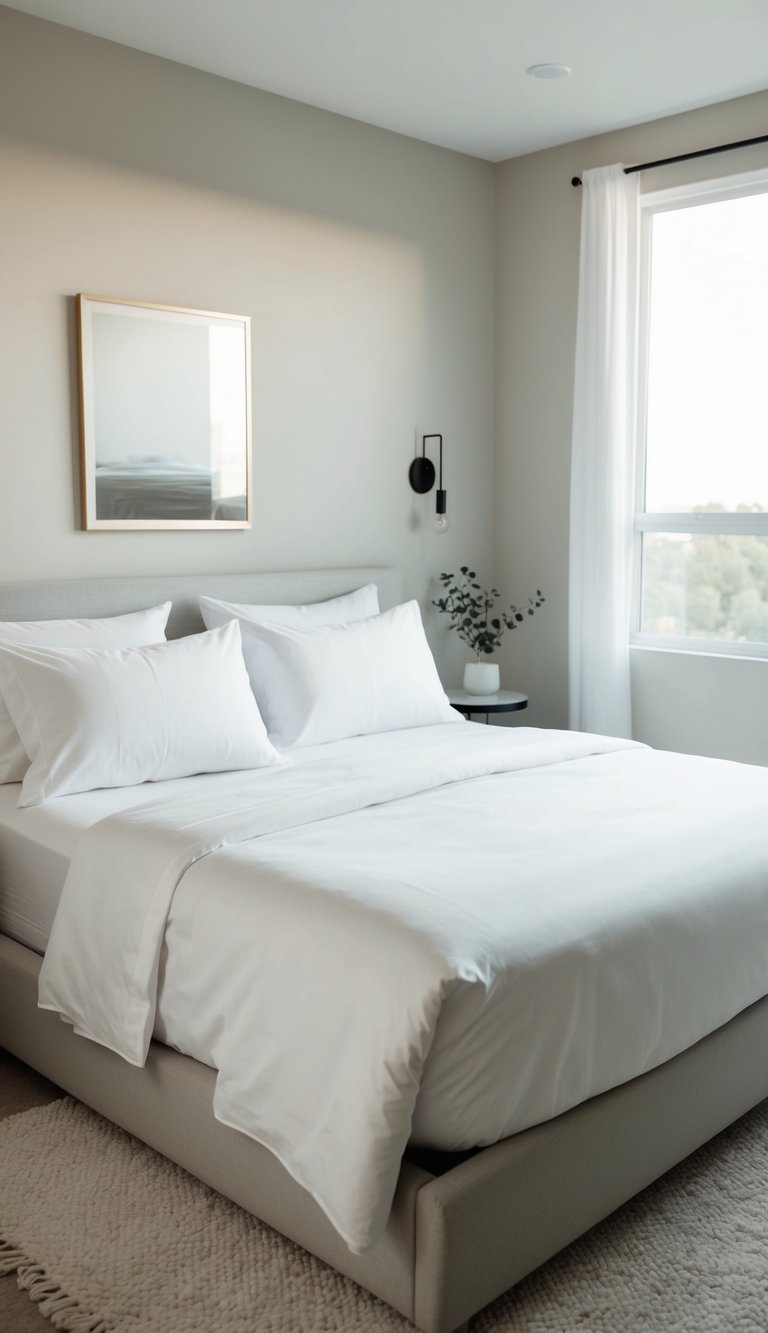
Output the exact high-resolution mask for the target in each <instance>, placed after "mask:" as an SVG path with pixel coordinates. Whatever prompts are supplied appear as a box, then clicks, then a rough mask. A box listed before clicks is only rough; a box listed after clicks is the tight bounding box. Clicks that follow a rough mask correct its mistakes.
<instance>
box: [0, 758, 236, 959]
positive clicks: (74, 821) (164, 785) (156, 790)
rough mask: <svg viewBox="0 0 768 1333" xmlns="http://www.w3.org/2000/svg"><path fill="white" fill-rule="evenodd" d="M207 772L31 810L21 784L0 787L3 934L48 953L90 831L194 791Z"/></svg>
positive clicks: (85, 794) (88, 794) (91, 794)
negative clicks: (73, 863) (77, 853)
mask: <svg viewBox="0 0 768 1333" xmlns="http://www.w3.org/2000/svg"><path fill="white" fill-rule="evenodd" d="M203 780H206V781H209V780H210V779H209V778H208V776H207V775H203V774H201V775H200V777H192V778H177V779H174V780H173V781H170V782H156V783H143V784H142V785H141V786H138V787H114V788H108V789H105V790H102V791H88V792H81V793H78V794H77V795H76V796H64V797H61V798H60V799H59V800H55V801H48V802H45V803H44V804H43V805H38V806H33V807H31V808H30V809H28V810H18V809H17V808H16V803H17V801H18V799H19V793H20V791H21V783H20V782H7V783H5V784H3V785H0V933H2V934H3V935H10V937H11V939H14V940H18V942H19V944H24V945H26V947H27V948H28V949H34V950H35V952H36V953H41V954H42V953H45V949H46V945H47V943H48V937H49V935H50V933H51V926H52V925H53V919H54V917H55V915H56V908H57V907H58V905H59V898H60V896H61V890H62V886H63V884H64V880H65V879H66V875H67V871H68V870H69V863H70V860H71V858H72V853H73V851H74V849H75V845H76V843H77V840H78V838H79V837H80V835H81V834H82V833H84V832H85V830H86V829H88V828H90V827H91V825H92V824H95V823H97V822H98V820H100V819H106V817H107V816H108V815H114V814H118V813H119V812H120V811H121V810H132V809H133V808H134V807H135V806H137V805H141V804H143V802H145V801H150V800H154V799H156V798H157V796H159V795H160V794H161V792H163V793H167V794H168V795H169V796H174V795H177V794H179V793H181V792H182V791H189V790H194V786H195V784H196V783H199V782H201V781H203Z"/></svg>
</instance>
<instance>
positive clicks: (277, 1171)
mask: <svg viewBox="0 0 768 1333" xmlns="http://www.w3.org/2000/svg"><path fill="white" fill-rule="evenodd" d="M367 582H375V583H377V584H378V587H379V593H380V600H381V604H382V608H385V607H387V606H391V605H393V604H394V603H395V602H396V601H397V600H398V599H399V597H400V578H399V575H398V574H397V573H396V572H395V571H393V570H382V569H346V570H320V571H317V570H316V571H312V572H309V573H294V574H290V573H287V574H286V573H280V574H253V575H251V574H222V575H201V576H198V577H196V576H192V575H184V576H170V577H167V578H162V577H155V578H122V579H83V580H76V581H67V582H60V583H26V584H23V583H18V584H4V585H1V584H0V620H21V619H24V620H29V619H51V618H54V617H71V616H97V615H115V614H119V613H121V612H124V611H133V610H139V609H141V608H142V607H147V606H151V605H153V604H155V603H157V602H160V601H164V600H167V599H169V598H170V599H171V600H172V601H173V603H174V609H173V612H172V615H171V621H170V625H169V634H170V636H172V637H174V636H180V635H182V634H187V633H194V632H195V631H197V630H200V629H201V628H202V624H201V621H200V617H199V612H198V608H197V597H198V595H199V594H200V593H205V594H206V595H208V596H213V597H216V596H218V597H222V598H226V599H229V600H232V601H246V602H269V603H276V602H283V601H284V602H306V601H316V600H321V599H323V598H326V597H332V596H336V595H338V594H339V593H343V592H349V591H350V590H351V589H353V588H356V587H360V586H361V585H362V584H364V583H367ZM40 962H41V960H40V957H39V956H38V955H37V954H36V953H34V952H33V951H32V950H30V949H28V948H25V947H24V946H23V945H21V944H19V943H17V942H16V941H14V940H12V939H10V938H9V937H8V936H5V935H0V1045H2V1046H4V1047H6V1049H7V1050H9V1051H10V1052H12V1053H13V1054H14V1055H16V1056H18V1057H19V1058H20V1059H21V1060H24V1061H26V1063H27V1064H29V1065H31V1066H32V1067H33V1068H35V1069H37V1070H39V1071H40V1073H42V1074H44V1075H46V1076H47V1077H48V1078H50V1079H52V1080H53V1081H54V1082H55V1083H57V1084H59V1085H60V1086H61V1087H62V1088H64V1089H66V1091H67V1092H70V1093H72V1094H73V1095H74V1096H75V1097H78V1098H79V1099H80V1100H81V1101H83V1102H85V1103H87V1104H88V1105H89V1106H92V1107H93V1108H94V1109H95V1110H96V1111H99V1112H100V1113H101V1114H102V1115H104V1116H107V1117H108V1118H109V1119H110V1120H112V1121H114V1122H115V1123H116V1124H118V1125H121V1126H123V1128H125V1129H127V1130H129V1131H130V1132H131V1133H132V1134H134V1135H136V1137H137V1138H139V1139H142V1140H143V1141H144V1142H145V1143H148V1144H150V1145H151V1146H152V1147H153V1148H156V1149H157V1150H158V1151H159V1152H161V1153H163V1154H164V1155H165V1156H167V1157H169V1158H171V1159H172V1160H173V1161H175V1162H178V1163H179V1164H180V1165H181V1166H182V1167H185V1168H186V1169H187V1170H188V1171H191V1172H192V1173H193V1174H194V1175H195V1176H198V1177H199V1178H200V1179H201V1180H204V1181H205V1182H206V1183H207V1184H209V1185H211V1186H213V1187H214V1188H215V1189H217V1190H218V1191H219V1192H220V1193H221V1194H224V1195H226V1196H227V1197H228V1198H230V1199H233V1200H234V1201H235V1202H236V1203H238V1204H240V1205H241V1206H242V1207H243V1208H246V1209H247V1210H248V1211H249V1212H251V1213H253V1214H254V1215H255V1216H256V1217H259V1218H261V1219H262V1220H263V1221H265V1222H267V1223H269V1225H270V1226H272V1227H274V1228H275V1229H276V1230H277V1231H279V1232H281V1233H282V1234H283V1235H285V1236H289V1237H290V1238H291V1239H292V1240H294V1241H296V1242H298V1244H300V1245H302V1246H303V1247H304V1248H305V1249H307V1250H309V1251H311V1252H312V1253H313V1254H315V1255H318V1256H319V1258H321V1259H323V1260H325V1262H326V1263H328V1264H330V1265H332V1266H333V1267H334V1268H336V1269H338V1270H339V1271H340V1272H342V1273H345V1274H346V1275H347V1276H348V1277H350V1278H352V1279H354V1281H356V1282H358V1283H359V1284H360V1285H361V1286H362V1287H365V1288H367V1290H369V1291H371V1292H373V1293H374V1294H375V1295H377V1296H379V1297H381V1298H382V1299H383V1300H384V1301H386V1302H388V1304H390V1305H391V1306H393V1307H394V1308H395V1309H396V1310H398V1311H399V1312H400V1313H401V1314H403V1315H404V1316H405V1317H406V1318H407V1319H410V1320H411V1321H412V1322H413V1323H414V1324H415V1325H416V1326H417V1327H418V1328H419V1329H422V1330H423V1333H453V1330H457V1329H458V1328H459V1327H464V1325H465V1323H466V1321H468V1320H469V1319H470V1318H471V1316H472V1315H473V1314H474V1313H475V1312H476V1311H478V1310H479V1309H481V1308H482V1307H483V1306H484V1305H486V1304H487V1303H488V1302H489V1301H491V1300H493V1299H494V1298H495V1297H496V1296H498V1295H500V1294H501V1293H502V1292H504V1291H506V1290H507V1289H508V1288H509V1287H511V1286H513V1285H514V1283H516V1282H518V1281H519V1280H520V1279H521V1278H522V1277H524V1276H525V1274H526V1273H529V1272H531V1270H532V1269H534V1268H536V1267H538V1265H539V1264H541V1263H543V1262H544V1261H545V1260H546V1259H548V1258H550V1256H551V1255H553V1254H555V1253H556V1252H557V1251H558V1250H560V1249H562V1248H563V1246H565V1245H567V1244H568V1243H569V1242H570V1241H572V1240H574V1239H575V1238H576V1237H577V1236H579V1235H581V1233H582V1232H584V1231H586V1230H587V1229H588V1228H589V1227H591V1226H593V1225H594V1224H595V1223H596V1222H598V1221H600V1220H601V1219H602V1218H604V1217H606V1216H607V1215H608V1214H609V1213H610V1212H612V1211H613V1210H614V1209H615V1208H617V1207H618V1206H619V1205H620V1204H621V1203H623V1202H624V1201H625V1200H627V1199H629V1198H631V1197H632V1196H633V1195H634V1194H636V1193H637V1192H638V1191H639V1190H641V1189H643V1188H644V1187H645V1186H646V1185H648V1184H650V1183H651V1181H653V1180H655V1179H656V1178H657V1177H658V1176H659V1175H661V1174H662V1173H663V1172H664V1171H666V1170H668V1169H669V1168H670V1167H671V1166H673V1165H674V1164H675V1163H676V1162H679V1161H680V1160H682V1158H684V1157H686V1156H687V1155H688V1154H689V1153H691V1152H693V1151H694V1149H696V1148H697V1147H699V1146H700V1145H701V1144H702V1143H704V1142H706V1140H707V1139H709V1138H711V1137H712V1136H713V1135H714V1134H716V1133H718V1132H719V1131H720V1130H721V1129H723V1128H725V1126H727V1125H729V1124H731V1123H732V1122H733V1121H734V1120H736V1119H738V1117H739V1116H740V1115H742V1114H744V1112H746V1111H748V1110H749V1109H750V1108H751V1107H753V1106H755V1105H756V1104H757V1103H758V1102H760V1101H761V1100H762V1099H763V1098H764V1097H766V1096H768V1061H767V1060H766V1059H765V1054H764V1053H765V1050H766V1047H767V1046H768V998H765V999H762V1000H759V1001H758V1002H757V1003H756V1004H754V1005H752V1006H751V1007H750V1008H749V1009H746V1010H744V1011H743V1012H742V1013H741V1014H739V1015H737V1017H736V1018H734V1019H732V1020H731V1021H730V1022H729V1023H727V1024H726V1025H725V1026H724V1027H722V1028H719V1029H718V1030H717V1031H716V1032H713V1033H711V1034H710V1036H708V1037H706V1038H704V1040H703V1041H700V1042H699V1043H698V1044H697V1045H696V1046H693V1047H691V1048H690V1049H689V1050H687V1051H684V1052H683V1053H682V1054H681V1055H678V1056H676V1057H675V1058H674V1059H672V1060H669V1061H668V1062H667V1063H666V1064H664V1065H661V1066H660V1067H659V1068H658V1069H655V1070H652V1071H651V1072H650V1073H647V1074H643V1075H642V1076H641V1077H639V1078H636V1079H633V1080H632V1081H631V1082H629V1083H625V1084H623V1085H622V1086H621V1087H618V1088H615V1089H613V1090H612V1091H611V1092H607V1093H604V1094H602V1095H601V1096H599V1097H594V1098H592V1099H591V1100H590V1101H588V1102H584V1103H583V1104H582V1105H581V1106H578V1107H576V1108H575V1109H574V1110H572V1111H569V1112H567V1113H566V1114H564V1115H561V1116H558V1117H557V1119H555V1120H551V1121H548V1122H547V1123H546V1124H543V1125H538V1126H536V1127H535V1128H533V1129H529V1130H526V1131H524V1132H523V1133H520V1134H516V1135H514V1136H513V1137H511V1138H509V1139H505V1140H504V1141H503V1142H501V1143H498V1144H495V1145H494V1146H493V1147H490V1148H485V1149H483V1150H481V1151H479V1152H477V1153H476V1154H474V1155H472V1156H469V1157H463V1158H451V1157H450V1156H446V1157H441V1158H438V1157H436V1158H435V1159H433V1160H431V1162H430V1169H426V1167H425V1166H424V1165H423V1164H419V1162H418V1159H417V1160H410V1159H409V1158H408V1157H406V1158H405V1159H404V1161H403V1164H402V1169H401V1172H400V1180H399V1184H398V1189H397V1193H396V1196H395V1202H394V1206H393V1209H392V1214H391V1216H390V1219H389V1223H388V1226H387V1230H386V1232H385V1234H384V1236H383V1237H382V1239H381V1240H380V1241H379V1242H378V1243H377V1244H376V1245H375V1246H374V1247H373V1249H371V1250H370V1251H369V1252H368V1253H367V1254H365V1255H362V1256H357V1255H353V1254H351V1253H350V1252H349V1250H348V1249H347V1247H346V1246H345V1244H344V1243H343V1241H342V1240H341V1239H340V1238H339V1236H338V1235H337V1234H336V1232H335V1231H334V1230H333V1228H332V1226H331V1225H330V1223H329V1222H328V1220H327V1219H326V1217H325V1215H324V1214H323V1213H322V1212H321V1210H320V1209H319V1207H318V1206H317V1204H316V1203H315V1202H314V1201H313V1200H312V1199H311V1198H310V1197H309V1195H308V1194H306V1192H305V1191H304V1190H303V1189H301V1187H300V1186H298V1185H297V1184H296V1183H295V1181H293V1180H292V1179H291V1177H290V1176H289V1175H288V1173H287V1172H286V1171H285V1169H284V1168H283V1167H282V1166H281V1165H280V1163H279V1162H278V1161H277V1160H276V1158H274V1157H273V1156H272V1154H271V1153H270V1152H268V1151H267V1149H265V1148H262V1147H261V1146H260V1145H259V1144H257V1143H255V1142H254V1141H253V1140H252V1139H249V1138H247V1137H246V1136H245V1135H244V1134H240V1133H238V1132H237V1131H236V1130H233V1129H229V1128H227V1127H226V1126H224V1125H221V1124H219V1122H218V1121H216V1120H215V1119H214V1116H213V1111H212V1099H213V1084H214V1079H215V1074H214V1071H213V1070H212V1069H210V1068H208V1067H207V1066H205V1065H202V1064H200V1063H199V1062H198V1061H196V1060H193V1059H191V1058H190V1057H189V1056H185V1055H181V1054H179V1053H178V1052H176V1051H173V1050H170V1049H169V1048H168V1047H166V1046H163V1045H161V1044H159V1043H158V1042H153V1043H152V1046H151V1050H150V1055H149V1059H148V1061H147V1064H146V1067H145V1068H144V1069H136V1068H134V1067H133V1066H131V1065H128V1064H126V1063H125V1062H124V1061H122V1060H121V1059H120V1058H119V1057H118V1056H116V1055H114V1054H113V1053H112V1052H110V1051H108V1050H106V1049H105V1048H104V1047H101V1046H97V1045H95V1044H93V1043H92V1042H88V1041H85V1040H83V1039H82V1038H79V1037H76V1036H74V1035H73V1033H72V1031H71V1029H70V1028H69V1027H68V1026H67V1025H65V1024H64V1023H62V1022H61V1021H60V1020H59V1018H58V1017H57V1016H56V1015H54V1014H51V1013H49V1012H46V1011H43V1010H40V1009H38V1008H37V977H38V973H39V970H40ZM424 1160H425V1159H423V1158H422V1162H423V1161H424Z"/></svg>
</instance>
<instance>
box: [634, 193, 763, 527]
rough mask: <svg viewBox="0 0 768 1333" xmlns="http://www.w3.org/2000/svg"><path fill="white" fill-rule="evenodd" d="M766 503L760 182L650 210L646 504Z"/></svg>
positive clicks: (657, 508)
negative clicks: (707, 199) (702, 200)
mask: <svg viewBox="0 0 768 1333" xmlns="http://www.w3.org/2000/svg"><path fill="white" fill-rule="evenodd" d="M745 505H746V506H751V507H759V508H760V509H763V510H768V193H764V194H756V195H748V196H746V197H743V198H740V199H727V200H722V201H719V202H717V203H708V204H700V205H697V206H695V207H692V208H681V209H675V210H672V211H670V212H666V213H665V212H661V213H656V214H655V215H654V217H653V235H652V260H651V307H650V343H649V364H648V418H647V471H646V505H645V507H646V509H647V510H649V511H650V512H661V513H676V512H684V511H689V510H692V509H696V508H703V507H710V506H722V507H723V508H724V509H726V510H737V509H739V508H741V507H743V506H745Z"/></svg>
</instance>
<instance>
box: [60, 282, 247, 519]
mask: <svg viewBox="0 0 768 1333" xmlns="http://www.w3.org/2000/svg"><path fill="white" fill-rule="evenodd" d="M77 311H78V331H79V345H80V445H81V466H82V474H81V484H82V505H83V518H82V525H83V527H84V528H85V529H87V530H89V531H90V530H93V529H111V530H130V529H141V530H143V531H146V530H147V529H158V528H161V529H162V528H181V529H189V528H249V527H250V526H251V391H250V367H251V356H250V319H249V318H248V316H247V315H222V314H217V313H214V312H211V311H208V310H188V309H185V308H183V307H180V306H167V305H141V304H140V303H139V302H138V301H127V300H122V299H119V298H112V297H101V296H86V295H83V294H81V295H79V296H78V297H77Z"/></svg>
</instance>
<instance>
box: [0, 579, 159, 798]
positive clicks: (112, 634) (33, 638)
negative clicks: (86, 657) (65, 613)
mask: <svg viewBox="0 0 768 1333" xmlns="http://www.w3.org/2000/svg"><path fill="white" fill-rule="evenodd" d="M170 612H171V603H170V602H163V604H162V606H153V607H151V608H150V609H149V610H148V611H130V612H129V613H128V614H127V615H124V616H105V617H104V618H103V619H101V620H4V621H0V648H3V647H5V646H6V645H8V646H9V647H11V646H14V645H16V646H18V647H27V648H140V647H142V646H143V645H144V644H148V643H162V642H164V641H165V627H166V625H167V623H168V616H169V615H170ZM28 767H29V760H28V759H27V755H26V752H25V750H24V746H23V745H22V743H21V741H20V740H19V735H18V732H17V731H16V728H15V727H14V725H13V722H12V721H11V716H10V713H9V712H8V709H7V707H6V705H5V701H4V699H3V698H2V695H0V783H3V782H20V781H21V779H22V778H23V777H24V774H25V773H26V771H27V769H28Z"/></svg>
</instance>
